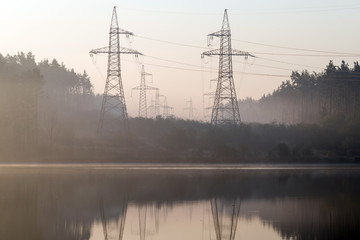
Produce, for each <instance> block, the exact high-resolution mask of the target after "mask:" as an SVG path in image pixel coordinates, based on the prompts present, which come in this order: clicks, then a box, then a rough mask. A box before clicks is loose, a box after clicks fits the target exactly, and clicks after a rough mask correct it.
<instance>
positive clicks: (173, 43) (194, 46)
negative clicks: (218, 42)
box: [135, 35, 209, 49]
mask: <svg viewBox="0 0 360 240" xmlns="http://www.w3.org/2000/svg"><path fill="white" fill-rule="evenodd" d="M135 37H138V38H143V39H147V40H150V41H155V42H161V43H166V44H171V45H176V46H181V47H191V48H198V49H209V48H207V47H202V46H196V45H191V44H184V43H177V42H171V41H166V40H161V39H155V38H150V37H145V36H140V35H135Z"/></svg>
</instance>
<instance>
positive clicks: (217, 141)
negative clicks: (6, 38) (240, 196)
mask: <svg viewBox="0 0 360 240" xmlns="http://www.w3.org/2000/svg"><path fill="white" fill-rule="evenodd" d="M359 74H360V66H359V63H358V62H355V63H354V66H353V68H350V67H349V65H348V64H347V63H345V62H342V64H341V66H335V65H334V64H333V62H331V61H330V63H329V65H327V66H326V69H325V70H324V72H321V73H315V72H314V73H309V72H308V71H306V70H305V71H303V72H301V73H299V72H293V73H292V74H291V76H290V80H289V81H286V82H283V83H282V84H281V86H279V88H278V89H277V90H275V91H274V92H273V93H272V94H269V95H266V96H263V97H262V98H261V99H259V100H257V101H255V100H252V99H246V100H239V106H240V113H241V117H242V120H243V123H242V124H240V125H238V126H233V125H224V126H220V127H217V128H214V127H213V126H211V125H210V124H209V123H206V122H199V121H185V120H183V119H178V118H174V117H172V118H164V117H162V116H158V117H156V118H155V119H144V118H130V119H129V122H128V128H127V129H123V131H121V132H120V133H119V134H117V135H115V136H111V137H106V136H103V137H98V136H97V135H96V129H97V125H98V121H99V112H100V107H101V101H102V95H99V94H97V95H96V94H94V92H93V87H92V83H91V81H90V78H89V76H88V75H87V73H86V71H84V72H83V73H76V72H75V71H74V69H69V68H67V67H66V66H65V64H64V63H59V62H58V61H57V60H56V59H53V60H52V61H49V60H47V59H44V60H42V61H40V62H36V60H35V56H34V55H33V54H32V53H27V54H25V53H22V52H21V53H18V54H16V55H15V56H10V55H6V56H3V55H0V132H1V134H0V161H1V162H66V163H71V162H96V163H99V162H100V163H102V162H149V163H153V162H158V163H160V162H161V163H180V162H181V163H184V162H185V163H325V162H326V163H328V162H332V163H359V162H360V121H359V118H360V113H359V110H360V79H359Z"/></svg>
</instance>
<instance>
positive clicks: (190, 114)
mask: <svg viewBox="0 0 360 240" xmlns="http://www.w3.org/2000/svg"><path fill="white" fill-rule="evenodd" d="M186 103H188V104H189V107H187V108H184V110H185V111H189V119H190V120H194V107H193V102H192V98H190V100H189V101H186Z"/></svg>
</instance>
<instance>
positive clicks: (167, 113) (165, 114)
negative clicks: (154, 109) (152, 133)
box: [160, 95, 174, 118]
mask: <svg viewBox="0 0 360 240" xmlns="http://www.w3.org/2000/svg"><path fill="white" fill-rule="evenodd" d="M160 97H163V98H164V104H163V105H162V106H161V107H162V108H163V118H168V117H169V116H171V115H172V111H173V110H174V108H173V107H170V106H169V105H168V104H167V97H166V96H165V95H160Z"/></svg>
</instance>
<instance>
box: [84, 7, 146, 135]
mask: <svg viewBox="0 0 360 240" xmlns="http://www.w3.org/2000/svg"><path fill="white" fill-rule="evenodd" d="M109 35H110V36H109V46H108V47H103V48H98V49H93V50H91V51H90V56H92V55H94V54H101V53H104V54H108V66H107V77H106V83H105V90H104V95H103V101H102V105H101V111H100V120H99V124H98V128H97V134H98V136H99V135H101V134H103V133H104V129H103V128H104V127H105V126H104V125H107V126H106V128H107V129H108V131H114V128H116V127H119V123H121V121H122V122H123V124H124V125H125V126H126V127H127V121H128V114H127V110H126V103H125V95H124V88H123V83H122V79H121V64H120V54H133V55H135V56H138V55H141V53H139V52H138V51H136V50H132V49H128V48H123V47H120V35H126V36H129V35H134V34H133V33H132V32H129V31H126V30H124V29H121V28H119V24H118V19H117V13H116V7H114V9H113V13H112V18H111V24H110V33H109ZM105 120H106V121H108V122H107V123H106V124H104V121H105ZM111 120H112V121H111ZM111 123H113V124H111Z"/></svg>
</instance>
